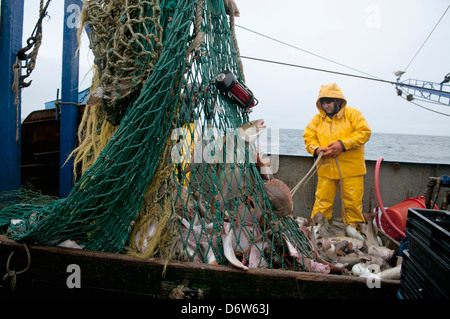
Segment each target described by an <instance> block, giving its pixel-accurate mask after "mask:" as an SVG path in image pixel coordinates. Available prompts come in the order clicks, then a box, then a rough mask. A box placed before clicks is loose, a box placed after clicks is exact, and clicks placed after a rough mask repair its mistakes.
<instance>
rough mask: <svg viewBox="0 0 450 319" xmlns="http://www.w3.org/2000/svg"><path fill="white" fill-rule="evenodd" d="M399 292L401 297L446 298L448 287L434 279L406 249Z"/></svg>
mask: <svg viewBox="0 0 450 319" xmlns="http://www.w3.org/2000/svg"><path fill="white" fill-rule="evenodd" d="M401 275H402V276H401V281H400V290H399V292H400V294H401V296H402V298H403V299H448V297H449V291H448V290H449V287H448V286H445V285H444V284H443V283H442V282H439V281H436V280H435V279H434V278H433V277H431V276H430V275H429V272H428V270H427V269H425V268H424V267H423V266H422V265H421V264H420V263H419V262H418V261H417V260H415V259H414V258H412V257H411V255H410V253H409V251H408V250H405V251H404V252H403V261H402V273H401Z"/></svg>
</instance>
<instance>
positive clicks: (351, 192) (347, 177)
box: [303, 83, 371, 226]
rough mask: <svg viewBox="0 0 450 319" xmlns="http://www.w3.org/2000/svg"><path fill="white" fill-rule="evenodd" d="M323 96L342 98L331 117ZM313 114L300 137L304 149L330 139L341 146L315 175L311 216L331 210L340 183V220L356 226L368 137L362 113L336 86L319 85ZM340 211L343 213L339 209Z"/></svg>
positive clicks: (359, 218)
mask: <svg viewBox="0 0 450 319" xmlns="http://www.w3.org/2000/svg"><path fill="white" fill-rule="evenodd" d="M323 97H329V98H336V99H340V100H342V105H341V109H340V110H339V112H338V113H337V114H335V115H334V116H333V117H332V118H330V117H328V116H327V115H326V113H325V111H324V110H323V109H322V105H321V104H320V99H321V98H323ZM316 107H317V109H318V110H319V113H318V114H316V115H315V116H314V117H313V118H312V120H311V121H310V122H309V123H308V125H307V127H306V128H305V132H304V135H303V140H304V142H305V147H306V150H307V151H308V152H309V153H310V154H312V155H314V151H315V149H316V148H318V147H328V145H329V144H330V143H332V142H336V141H339V140H340V141H341V142H342V144H343V146H344V152H342V153H341V154H340V155H339V156H338V157H337V158H326V159H323V161H321V162H322V164H321V165H320V163H319V164H318V165H320V167H319V169H318V171H317V175H318V183H317V190H316V198H315V202H314V207H313V210H312V213H311V218H312V217H314V215H315V214H316V213H317V212H321V213H322V215H323V216H324V217H325V218H329V219H330V218H331V217H332V213H333V204H334V198H335V195H336V190H337V189H338V190H340V188H341V186H340V185H339V183H340V182H342V189H343V194H341V195H342V197H343V199H344V200H343V203H344V208H345V215H343V216H342V217H343V218H342V219H343V221H344V222H345V223H346V224H347V223H348V224H350V225H355V226H357V223H358V222H364V217H363V216H362V197H363V194H364V175H365V174H366V164H365V160H364V144H365V143H366V142H367V141H368V140H369V138H370V134H371V130H370V128H369V125H368V123H367V121H366V119H365V118H364V116H363V115H362V113H361V112H360V111H359V110H357V109H355V108H353V107H351V106H347V101H346V99H345V97H344V95H343V94H342V91H341V90H340V89H339V87H338V86H337V85H336V84H335V83H333V84H327V85H322V87H321V88H320V92H319V97H318V98H317V103H316ZM342 214H344V212H342Z"/></svg>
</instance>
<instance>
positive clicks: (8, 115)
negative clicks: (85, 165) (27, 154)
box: [0, 0, 24, 192]
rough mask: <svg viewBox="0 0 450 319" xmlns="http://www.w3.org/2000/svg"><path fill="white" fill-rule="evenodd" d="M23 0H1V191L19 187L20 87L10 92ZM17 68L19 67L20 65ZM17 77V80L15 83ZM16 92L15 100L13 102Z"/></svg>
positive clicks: (20, 31)
mask: <svg viewBox="0 0 450 319" xmlns="http://www.w3.org/2000/svg"><path fill="white" fill-rule="evenodd" d="M23 8H24V0H1V17H0V19H1V22H0V24H1V25H0V61H1V63H0V74H1V80H2V84H1V85H0V192H1V191H9V190H17V189H19V188H20V184H21V183H20V138H21V134H20V128H21V104H20V103H21V95H20V89H17V92H13V90H12V87H13V84H16V85H18V77H19V76H20V71H19V74H18V76H17V78H15V77H14V71H13V65H14V64H15V63H16V54H17V51H19V50H20V49H21V48H22V30H23ZM19 70H20V69H19ZM15 81H17V83H15ZM16 93H17V98H18V101H17V102H16Z"/></svg>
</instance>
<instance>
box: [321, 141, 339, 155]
mask: <svg viewBox="0 0 450 319" xmlns="http://www.w3.org/2000/svg"><path fill="white" fill-rule="evenodd" d="M328 151H329V152H327V155H329V156H328V157H338V156H339V155H340V154H341V153H342V152H343V151H344V146H343V145H342V143H341V142H340V141H336V142H333V143H331V144H329V145H328ZM324 155H325V154H324Z"/></svg>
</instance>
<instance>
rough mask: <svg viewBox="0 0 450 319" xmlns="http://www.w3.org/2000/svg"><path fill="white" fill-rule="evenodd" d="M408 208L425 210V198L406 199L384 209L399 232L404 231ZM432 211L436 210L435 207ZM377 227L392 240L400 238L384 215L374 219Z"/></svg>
mask: <svg viewBox="0 0 450 319" xmlns="http://www.w3.org/2000/svg"><path fill="white" fill-rule="evenodd" d="M408 208H426V206H425V198H424V197H423V196H418V197H414V198H407V199H405V200H404V201H403V202H401V203H398V204H397V205H394V206H391V207H389V208H386V209H385V212H386V214H388V215H389V218H390V219H391V221H392V223H394V224H395V226H397V227H398V228H399V229H400V230H401V231H403V232H404V231H405V228H406V220H407V218H408ZM434 209H438V208H437V207H436V205H435V207H434ZM376 224H377V227H378V228H380V229H381V230H383V231H384V232H385V233H386V234H388V235H389V236H391V237H392V238H394V239H400V238H402V236H401V235H400V234H399V233H398V231H396V230H395V229H394V227H392V226H391V224H390V223H389V221H388V220H387V218H386V217H385V216H384V214H381V217H380V218H379V219H378V218H377V219H376Z"/></svg>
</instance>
